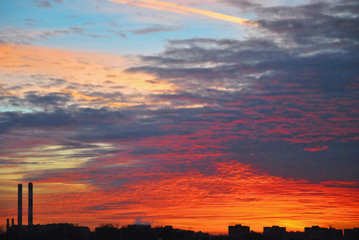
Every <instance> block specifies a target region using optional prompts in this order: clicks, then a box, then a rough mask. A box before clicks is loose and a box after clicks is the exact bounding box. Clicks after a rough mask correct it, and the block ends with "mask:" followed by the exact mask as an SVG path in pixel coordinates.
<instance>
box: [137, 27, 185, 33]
mask: <svg viewBox="0 0 359 240" xmlns="http://www.w3.org/2000/svg"><path fill="white" fill-rule="evenodd" d="M181 28H183V26H172V27H171V26H165V25H155V26H152V27H146V28H143V29H137V30H133V31H132V33H134V34H137V35H141V34H150V33H157V32H174V31H178V30H180V29H181Z"/></svg>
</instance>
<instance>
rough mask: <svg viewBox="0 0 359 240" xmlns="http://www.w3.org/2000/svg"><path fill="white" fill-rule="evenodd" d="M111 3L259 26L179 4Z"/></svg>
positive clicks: (152, 0) (149, 1)
mask: <svg viewBox="0 0 359 240" xmlns="http://www.w3.org/2000/svg"><path fill="white" fill-rule="evenodd" d="M109 1H111V2H116V3H122V4H129V5H134V6H138V7H145V8H151V9H156V10H161V11H167V12H174V13H178V14H184V15H189V14H194V15H201V16H206V17H209V18H213V19H219V20H222V21H227V22H233V23H238V24H243V25H249V26H258V24H257V23H256V22H255V21H252V20H249V19H245V18H240V17H235V16H231V15H227V14H223V13H218V12H213V11H208V10H203V9H197V8H192V7H186V6H182V5H179V4H174V3H169V2H164V1H157V0H139V1H128V0H109Z"/></svg>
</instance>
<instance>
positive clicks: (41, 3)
mask: <svg viewBox="0 0 359 240" xmlns="http://www.w3.org/2000/svg"><path fill="white" fill-rule="evenodd" d="M33 2H34V4H35V5H36V6H37V7H39V8H50V7H53V5H52V4H51V2H55V3H61V2H62V0H51V1H42V0H33Z"/></svg>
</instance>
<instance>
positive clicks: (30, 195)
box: [28, 183, 33, 226]
mask: <svg viewBox="0 0 359 240" xmlns="http://www.w3.org/2000/svg"><path fill="white" fill-rule="evenodd" d="M28 210H29V212H28V225H29V226H32V224H33V223H32V183H29V208H28Z"/></svg>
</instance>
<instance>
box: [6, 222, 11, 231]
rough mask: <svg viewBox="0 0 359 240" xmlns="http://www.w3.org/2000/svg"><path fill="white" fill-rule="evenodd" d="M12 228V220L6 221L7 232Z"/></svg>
mask: <svg viewBox="0 0 359 240" xmlns="http://www.w3.org/2000/svg"><path fill="white" fill-rule="evenodd" d="M9 228H10V219H6V231H8V230H9Z"/></svg>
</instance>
